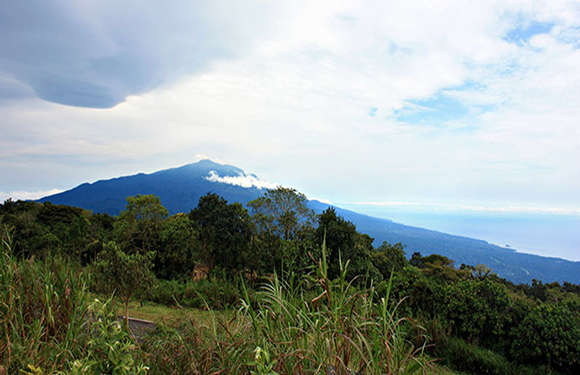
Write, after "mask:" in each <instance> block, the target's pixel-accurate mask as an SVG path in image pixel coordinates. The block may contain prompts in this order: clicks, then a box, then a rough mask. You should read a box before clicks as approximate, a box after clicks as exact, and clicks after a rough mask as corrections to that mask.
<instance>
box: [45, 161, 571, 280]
mask: <svg viewBox="0 0 580 375" xmlns="http://www.w3.org/2000/svg"><path fill="white" fill-rule="evenodd" d="M212 172H213V177H212ZM212 178H213V180H212ZM224 181H228V182H224ZM259 181H260V180H258V179H257V177H256V175H254V174H248V173H246V172H245V171H244V170H243V169H241V168H238V167H236V166H233V165H228V164H219V163H216V162H213V161H211V160H207V159H204V160H201V161H198V162H196V163H189V164H185V165H182V166H179V167H174V168H169V169H163V170H159V171H156V172H152V173H148V174H146V173H137V174H134V175H129V176H120V177H116V178H111V179H106V180H98V181H95V182H93V183H83V184H80V185H78V186H77V187H75V188H72V189H70V190H67V191H64V192H61V193H58V194H54V195H50V196H47V197H43V198H41V199H39V200H38V201H39V202H51V203H53V204H65V205H69V206H76V207H81V208H84V209H88V210H92V211H93V212H99V213H108V214H110V215H118V214H119V212H120V211H121V210H123V209H124V208H125V205H126V200H125V199H126V197H127V196H132V195H136V194H155V195H157V196H159V197H160V198H161V202H162V204H163V205H164V206H165V207H166V208H167V209H168V210H169V213H170V214H172V215H173V214H176V213H179V212H188V211H189V210H191V209H193V208H194V207H196V206H197V203H198V201H199V198H200V197H201V196H203V195H205V194H207V193H209V192H212V193H216V194H218V195H220V196H222V197H224V198H225V199H226V200H227V201H228V202H239V203H242V204H243V205H244V206H245V205H246V204H247V203H248V202H249V201H251V200H253V199H256V198H258V197H259V196H260V195H262V194H263V193H264V192H265V189H263V188H260V187H257V186H255V185H252V184H256V183H257V182H259ZM248 184H249V186H242V185H248ZM308 206H309V207H310V208H311V209H313V210H314V211H315V212H316V213H321V212H322V211H324V210H325V209H327V208H328V207H331V206H332V207H335V209H336V211H337V214H339V215H340V216H343V217H344V218H345V219H346V220H349V221H351V222H353V223H354V224H355V225H356V226H357V229H358V231H360V232H362V233H366V234H368V235H370V236H371V237H373V238H374V239H375V242H374V244H375V246H378V245H380V244H381V243H382V242H383V241H388V242H389V243H397V242H401V243H402V244H403V245H405V246H406V251H407V256H410V255H411V254H412V253H414V252H420V253H422V254H423V255H430V254H433V253H437V254H440V255H444V256H447V257H448V258H450V259H452V260H454V261H455V264H456V265H457V266H459V265H460V264H462V263H464V264H470V265H476V264H485V265H486V266H488V267H489V268H491V269H492V270H493V271H494V272H496V273H497V274H498V275H500V276H502V277H505V278H507V279H508V280H511V281H514V282H523V283H530V282H531V281H532V279H537V280H541V281H543V282H553V281H559V282H563V281H567V282H572V283H575V284H580V262H572V261H568V260H564V259H560V258H552V257H542V256H539V255H532V254H525V253H518V252H517V251H516V250H515V249H513V248H510V249H507V248H503V247H500V246H497V245H493V244H490V243H488V242H487V241H485V240H482V239H474V238H469V237H465V236H458V235H452V234H447V233H444V232H439V231H434V230H430V229H426V228H420V227H413V226H408V225H404V224H400V223H396V222H394V221H392V220H389V219H385V218H377V217H373V216H370V215H366V214H361V213H357V212H354V211H351V210H347V209H344V208H340V207H336V206H334V205H329V204H327V203H324V202H320V201H317V200H310V201H309V202H308Z"/></svg>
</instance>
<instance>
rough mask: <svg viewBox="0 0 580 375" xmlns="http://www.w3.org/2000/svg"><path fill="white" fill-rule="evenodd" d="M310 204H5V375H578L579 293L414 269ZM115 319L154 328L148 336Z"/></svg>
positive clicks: (0, 221)
mask: <svg viewBox="0 0 580 375" xmlns="http://www.w3.org/2000/svg"><path fill="white" fill-rule="evenodd" d="M305 202H306V199H305V197H304V196H303V195H301V194H300V193H298V192H296V191H295V190H292V189H285V188H278V189H276V190H270V191H268V193H267V194H265V195H264V196H263V197H261V198H259V199H257V200H255V201H252V202H251V203H250V204H249V207H250V209H251V210H252V215H250V213H249V212H248V210H246V209H245V208H244V207H243V206H242V205H240V204H238V203H233V204H230V203H228V202H227V201H226V200H224V199H223V198H221V197H219V196H217V195H215V194H207V195H206V196H204V197H202V198H201V199H200V201H199V204H198V206H197V207H194V208H193V209H192V211H191V212H190V213H189V214H186V215H184V214H178V215H174V216H170V217H168V216H167V210H165V208H164V207H163V206H162V204H161V202H160V201H159V199H158V198H156V197H154V196H147V195H141V196H136V197H129V198H128V199H127V203H128V204H127V207H126V209H125V210H124V211H123V212H122V213H121V214H120V215H119V217H110V216H108V215H100V214H92V213H90V212H87V211H85V210H81V209H78V208H74V207H67V206H55V205H52V204H50V203H42V204H41V203H34V202H22V201H18V202H12V201H11V200H8V201H6V202H4V204H3V205H0V230H1V231H2V245H1V246H2V249H1V252H0V254H1V257H0V374H4V373H18V372H19V371H22V372H23V373H78V374H93V373H95V374H96V373H98V374H100V373H106V374H113V373H115V374H117V373H160V374H164V373H175V374H182V373H218V372H224V371H225V372H227V373H254V374H274V373H280V374H291V373H336V374H347V373H359V374H363V373H365V374H383V373H434V372H435V373H439V372H445V371H447V370H444V369H443V368H442V367H441V366H442V365H444V366H446V367H447V368H449V369H451V370H454V371H460V372H462V373H477V374H515V373H523V374H545V373H555V374H557V373H563V374H575V373H580V349H579V348H580V286H578V285H574V284H569V283H564V285H560V284H558V283H552V284H542V283H541V282H537V281H534V282H533V283H532V284H531V285H526V284H524V285H515V284H513V283H511V282H508V281H506V280H505V279H502V278H499V277H498V276H497V275H495V274H494V273H493V272H492V270H490V269H489V268H487V267H485V266H477V267H472V266H465V265H460V266H459V267H455V266H454V263H453V260H451V259H448V258H446V257H444V256H440V255H436V254H433V255H429V256H426V257H423V256H422V255H421V254H419V253H414V254H413V255H412V256H411V258H410V260H407V258H406V256H405V247H404V245H402V244H394V245H392V244H389V243H387V242H385V243H383V244H382V245H381V246H380V247H379V248H378V249H374V248H373V247H372V245H371V244H372V238H370V237H369V236H368V235H365V234H361V233H359V232H358V231H357V229H356V227H355V226H354V224H352V223H350V222H348V221H346V220H344V218H342V217H340V216H339V215H337V213H336V211H334V210H333V209H332V208H331V209H328V210H326V211H325V212H323V213H322V214H321V215H318V216H316V215H314V214H313V213H312V212H311V211H309V210H308V209H306V206H305ZM95 297H97V298H96V299H95ZM99 301H104V302H99ZM121 306H122V307H121ZM117 312H119V315H125V316H129V315H132V316H135V317H139V318H144V319H147V320H153V321H155V322H156V323H157V328H156V329H155V331H153V332H151V333H148V334H142V335H144V336H141V337H139V338H136V337H134V336H133V334H132V333H131V332H130V329H129V322H128V321H127V320H125V321H123V322H122V323H121V322H120V321H119V320H118V315H117Z"/></svg>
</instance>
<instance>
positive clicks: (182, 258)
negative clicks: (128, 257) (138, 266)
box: [155, 214, 201, 279]
mask: <svg viewBox="0 0 580 375" xmlns="http://www.w3.org/2000/svg"><path fill="white" fill-rule="evenodd" d="M200 248H201V244H200V242H199V233H198V231H197V230H196V229H195V228H194V223H193V222H192V221H191V219H190V218H189V216H187V215H184V214H177V215H175V216H171V217H170V218H168V219H167V220H165V221H164V223H163V229H162V230H161V247H160V250H159V251H157V252H156V253H155V271H156V273H157V276H160V277H163V278H166V279H171V278H176V277H179V276H183V275H185V274H187V273H191V271H192V270H193V269H194V267H195V264H196V263H198V262H199V261H200V260H201V259H200Z"/></svg>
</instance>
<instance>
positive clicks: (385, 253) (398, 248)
mask: <svg viewBox="0 0 580 375" xmlns="http://www.w3.org/2000/svg"><path fill="white" fill-rule="evenodd" d="M373 264H374V265H375V267H377V269H378V270H379V272H380V273H381V274H382V275H383V278H385V279H388V278H389V277H390V275H391V272H393V271H396V272H398V271H401V270H403V268H405V267H406V266H407V265H408V264H409V262H408V261H407V258H405V250H404V246H403V245H402V244H401V243H400V242H399V243H396V244H394V245H391V244H389V243H388V242H387V241H385V242H383V243H382V244H381V246H379V248H378V249H377V251H376V252H375V253H374V254H373Z"/></svg>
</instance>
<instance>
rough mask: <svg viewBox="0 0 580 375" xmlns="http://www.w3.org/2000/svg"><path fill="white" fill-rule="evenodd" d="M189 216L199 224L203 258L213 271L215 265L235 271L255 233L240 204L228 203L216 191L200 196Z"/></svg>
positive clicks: (239, 267)
mask: <svg viewBox="0 0 580 375" xmlns="http://www.w3.org/2000/svg"><path fill="white" fill-rule="evenodd" d="M189 217H190V219H191V220H192V221H194V222H195V225H197V226H198V229H199V234H200V240H201V256H202V259H203V260H204V261H205V262H206V264H207V265H208V266H209V269H210V270H212V269H213V268H214V267H215V266H220V267H222V268H224V269H228V270H235V269H241V268H244V266H245V265H244V263H243V262H242V260H243V258H244V255H245V253H246V252H247V250H248V248H249V244H250V239H251V236H252V230H251V229H252V227H251V218H250V214H249V213H248V210H246V209H245V208H244V207H243V206H242V205H241V204H240V203H232V204H228V202H227V201H226V200H225V199H224V198H222V197H220V196H218V195H217V194H214V193H208V194H206V195H204V196H203V197H201V198H200V199H199V203H198V205H197V207H196V208H194V209H193V210H192V211H191V212H190V213H189Z"/></svg>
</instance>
